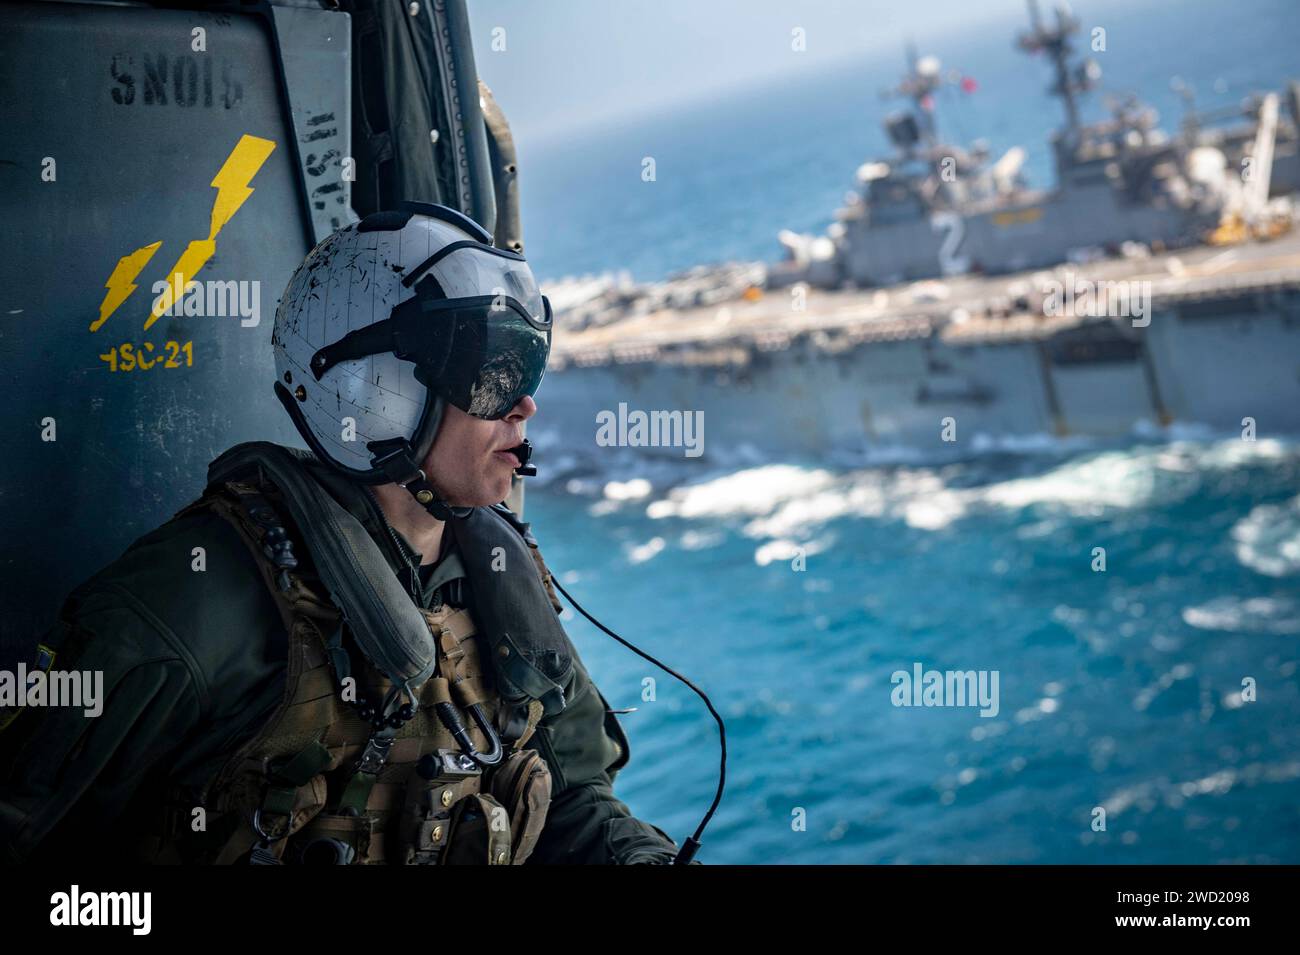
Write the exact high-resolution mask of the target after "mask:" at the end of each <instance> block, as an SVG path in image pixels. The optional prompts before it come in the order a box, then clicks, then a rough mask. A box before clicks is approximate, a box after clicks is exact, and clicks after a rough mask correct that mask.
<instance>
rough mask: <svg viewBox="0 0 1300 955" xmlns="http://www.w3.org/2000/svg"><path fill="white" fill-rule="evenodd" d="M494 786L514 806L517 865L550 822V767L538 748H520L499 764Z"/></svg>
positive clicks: (513, 848) (512, 818) (514, 857)
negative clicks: (548, 820)
mask: <svg viewBox="0 0 1300 955" xmlns="http://www.w3.org/2000/svg"><path fill="white" fill-rule="evenodd" d="M490 789H491V793H492V795H493V796H494V797H495V798H496V800H497V801H498V802H499V803H501V804H502V805H504V806H509V807H510V851H511V857H512V861H513V863H514V864H515V865H523V864H524V862H526V861H527V860H528V857H529V856H530V855H532V853H533V849H534V847H536V845H537V840H538V838H539V837H540V836H541V834H542V827H543V826H544V825H546V811H547V809H548V808H550V804H551V770H550V767H548V766H547V765H546V760H544V759H543V758H542V755H541V754H540V753H539V752H537V751H536V750H534V749H524V750H520V751H518V752H516V753H512V754H511V755H510V757H509V758H508V759H506V761H505V762H503V763H502V764H501V765H499V766H497V767H496V769H495V770H494V771H493V773H492V779H491V782H490Z"/></svg>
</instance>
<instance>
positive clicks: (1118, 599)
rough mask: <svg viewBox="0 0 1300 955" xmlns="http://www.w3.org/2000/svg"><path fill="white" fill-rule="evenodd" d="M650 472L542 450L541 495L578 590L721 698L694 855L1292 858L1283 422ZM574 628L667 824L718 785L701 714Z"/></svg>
mask: <svg viewBox="0 0 1300 955" xmlns="http://www.w3.org/2000/svg"><path fill="white" fill-rule="evenodd" d="M542 467H543V469H545V468H546V464H545V462H543V463H542ZM637 474H638V470H637V469H636V468H635V467H631V468H627V469H626V470H625V472H624V473H623V474H618V475H613V476H610V475H605V474H601V473H600V472H599V471H596V470H593V469H591V468H586V469H574V470H571V471H570V472H569V474H568V475H567V476H566V475H562V474H561V475H555V476H553V478H552V479H551V480H550V481H548V483H546V484H544V485H541V486H539V487H535V488H532V489H530V491H529V496H528V500H527V516H528V518H529V519H530V520H531V521H532V522H533V524H534V530H535V532H536V533H537V534H538V536H539V540H540V541H541V543H542V546H543V551H544V553H545V554H546V556H547V561H548V563H549V565H550V566H551V568H552V570H553V571H554V572H555V573H556V574H557V575H559V576H560V579H561V581H562V582H563V583H564V585H565V587H566V589H568V590H569V591H570V592H571V593H572V594H573V596H574V597H575V598H576V599H577V600H578V601H579V602H581V603H582V604H583V606H584V607H586V609H587V610H588V611H590V612H591V613H593V614H594V615H595V616H596V617H597V618H598V619H600V620H601V621H602V622H603V623H604V624H605V625H606V626H608V627H610V628H612V629H613V630H614V631H615V632H617V633H619V634H620V635H622V636H623V637H624V638H626V639H629V640H631V641H632V642H634V643H636V644H637V645H639V646H641V647H642V648H643V649H645V650H647V651H648V652H650V653H652V654H654V655H657V656H659V657H660V658H661V659H662V660H663V661H664V662H665V663H667V664H668V665H669V666H672V667H674V668H676V669H678V670H680V671H681V672H682V673H684V674H685V675H686V676H687V677H689V678H690V679H692V680H693V681H695V682H696V683H697V684H698V685H699V686H700V687H701V688H703V689H704V690H705V692H707V693H709V694H710V697H711V698H712V700H713V702H714V705H715V706H716V707H717V708H718V710H719V712H720V713H721V714H722V716H723V718H724V719H725V720H726V723H727V730H728V739H727V742H728V752H729V759H728V782H727V791H726V796H725V798H724V801H723V804H722V807H721V809H720V810H719V812H718V814H717V815H716V817H715V818H714V821H713V823H712V825H711V827H710V828H709V830H708V831H707V833H706V840H705V844H706V853H705V854H704V855H703V856H702V858H703V859H704V860H706V861H712V862H718V863H723V862H729V863H772V862H793V863H849V862H869V863H888V862H913V863H1012V862H1020V863H1173V862H1189V863H1213V862H1292V863H1294V862H1300V800H1298V799H1297V797H1300V681H1298V679H1297V673H1296V670H1297V660H1298V659H1300V588H1297V586H1296V583H1297V579H1298V576H1297V575H1300V493H1298V491H1300V448H1298V447H1297V446H1296V445H1294V444H1291V443H1281V442H1276V441H1258V442H1253V443H1252V442H1246V441H1242V440H1240V439H1234V438H1225V439H1221V440H1199V441H1188V440H1183V441H1172V442H1164V443H1134V444H1131V445H1128V446H1118V447H1104V448H1096V449H1093V450H1078V449H1074V450H1070V451H1065V450H1053V449H1051V448H1045V449H1044V450H1042V451H1040V452H1038V453H1033V454H1021V455H1015V456H1009V455H1004V454H997V453H990V454H986V455H979V456H975V457H972V458H970V459H968V460H964V461H955V462H948V463H945V464H941V465H929V466H927V465H923V464H908V465H884V466H865V467H860V468H840V469H836V470H830V469H826V468H823V467H820V466H818V465H817V464H816V463H813V462H802V463H800V462H774V463H770V464H761V465H757V466H752V467H746V468H742V469H740V470H726V469H720V470H711V471H703V470H700V469H691V468H689V467H688V466H686V465H685V464H684V463H683V465H682V467H681V469H680V470H679V471H678V472H677V473H671V472H666V471H663V470H658V471H656V472H655V474H654V479H653V480H651V479H649V478H645V477H638V476H636V475H637ZM1098 547H1101V548H1104V549H1105V561H1106V563H1105V570H1104V571H1099V570H1094V563H1095V552H1094V548H1098ZM800 552H802V554H803V555H804V557H803V569H802V570H800V569H796V557H797V555H798V554H799V553H800ZM566 613H571V611H570V612H566ZM566 627H567V628H568V629H569V632H570V634H571V635H572V636H573V638H574V641H575V643H576V644H577V646H578V648H579V651H580V653H581V654H582V655H583V658H584V660H585V661H586V662H587V664H588V666H589V668H590V669H591V671H592V673H593V675H594V676H595V678H596V680H597V682H598V684H599V685H600V687H601V689H602V691H603V692H604V694H605V696H606V698H607V699H608V700H609V702H610V705H611V706H612V707H614V708H624V707H637V709H636V711H635V712H633V713H630V714H628V715H625V716H622V717H620V718H621V720H622V721H623V725H624V727H625V728H626V730H627V731H628V733H629V735H630V738H631V743H632V752H633V759H632V762H631V764H630V765H629V766H628V767H627V768H626V769H625V770H624V771H623V773H622V774H621V775H620V777H619V779H618V787H617V791H618V793H619V794H620V796H621V797H622V798H623V799H625V800H626V801H627V802H628V803H629V805H630V806H631V807H632V808H633V810H634V811H635V812H637V813H638V814H640V815H642V816H644V817H645V818H647V819H650V820H652V821H654V822H655V823H656V824H657V825H660V826H661V827H664V828H665V829H667V830H668V831H669V832H670V833H671V834H672V835H673V836H674V837H675V838H677V839H678V840H681V839H682V838H684V837H685V836H686V835H687V834H689V833H690V832H691V831H693V829H694V827H695V825H696V823H697V822H698V819H699V817H700V815H701V814H702V813H703V812H704V810H705V809H706V808H707V806H708V803H709V800H710V799H711V798H712V795H713V791H714V787H715V785H716V771H717V752H718V750H717V733H716V730H715V724H714V723H713V720H712V719H711V718H710V717H709V715H708V713H707V712H706V710H705V709H704V707H703V705H702V703H700V701H699V700H698V698H697V697H695V695H694V694H693V693H691V691H690V690H689V689H687V688H686V687H683V686H682V685H680V684H679V683H677V682H676V681H675V680H673V679H671V678H670V677H668V676H667V675H665V674H663V673H662V672H660V671H657V670H656V669H655V668H653V667H651V666H650V665H649V664H647V663H645V662H644V661H642V660H641V659H640V658H638V657H636V656H635V655H633V654H632V653H630V652H628V651H627V650H625V649H624V648H622V647H620V646H619V645H618V644H616V643H615V642H614V641H612V640H610V639H609V638H608V637H606V636H604V635H603V634H601V633H599V632H598V631H597V630H596V629H595V628H594V627H592V626H591V625H590V624H588V623H587V622H586V621H585V620H582V619H580V618H576V619H566ZM916 663H921V664H922V665H923V666H924V667H925V668H926V669H936V670H977V671H978V670H985V671H997V672H998V674H999V686H998V700H999V712H998V713H997V715H996V716H993V717H983V716H980V715H979V711H978V710H977V709H975V708H957V707H950V708H937V707H931V708H926V707H898V706H895V705H894V704H893V702H892V700H891V692H892V690H893V684H892V682H891V675H892V674H893V673H894V672H896V671H899V670H903V671H908V672H910V671H911V670H912V668H913V665H914V664H916ZM647 678H652V679H653V680H654V683H653V684H652V685H650V684H646V683H645V682H644V681H645V680H646V679H647ZM1247 678H1249V679H1251V680H1253V681H1254V685H1255V696H1256V699H1255V701H1253V702H1242V696H1243V693H1242V688H1243V680H1246V679H1247ZM647 686H650V687H651V690H652V692H651V691H650V690H647ZM647 697H652V698H651V699H647ZM1097 807H1101V808H1103V809H1104V810H1105V811H1106V830H1105V831H1104V832H1095V831H1093V828H1092V823H1093V819H1094V811H1095V810H1096V808H1097ZM800 810H802V816H803V818H804V819H805V820H806V828H805V829H804V830H803V831H796V829H795V828H793V826H792V822H793V821H794V820H795V818H796V815H797V814H799V812H800Z"/></svg>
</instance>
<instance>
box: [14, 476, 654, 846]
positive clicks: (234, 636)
mask: <svg viewBox="0 0 1300 955" xmlns="http://www.w3.org/2000/svg"><path fill="white" fill-rule="evenodd" d="M311 473H312V474H313V475H314V476H315V477H316V479H317V480H318V481H320V483H321V484H322V485H324V486H325V487H326V488H327V489H328V490H329V491H330V493H331V494H332V496H333V497H334V498H335V499H336V500H337V501H338V502H339V503H340V504H341V505H342V506H343V507H345V508H346V509H347V510H348V511H350V512H351V513H352V514H353V515H354V516H355V517H357V519H358V520H360V521H361V523H362V525H363V526H364V527H365V528H366V530H367V531H368V532H369V533H370V535H371V536H372V537H373V538H374V540H375V541H376V543H377V544H378V545H379V547H380V550H381V552H382V553H383V554H384V555H385V557H386V558H387V560H388V561H389V563H390V566H391V567H392V569H393V572H394V573H395V574H397V576H398V578H399V580H401V581H402V582H403V583H404V584H405V585H406V588H407V590H408V591H409V592H410V593H411V594H412V599H415V600H418V601H419V602H420V604H421V606H424V607H429V606H431V605H432V601H433V600H434V599H435V593H438V596H439V598H441V597H443V595H444V594H445V593H446V591H447V585H449V584H453V583H454V584H455V585H460V586H462V587H463V586H464V585H467V584H468V580H466V579H460V580H456V579H455V578H457V577H459V576H460V575H459V574H458V573H456V572H455V569H454V568H455V565H454V563H452V564H448V561H449V560H450V561H453V562H454V561H455V559H456V551H455V549H454V545H452V544H451V542H450V535H448V551H447V552H446V553H444V555H443V559H442V560H441V561H440V562H439V566H438V568H437V569H435V570H434V572H433V573H432V574H427V568H426V569H425V570H426V574H423V575H422V574H419V573H418V572H417V571H416V569H415V568H418V567H419V565H420V559H421V558H420V555H419V554H417V553H415V552H414V551H413V550H412V549H411V548H410V545H409V544H407V543H406V542H405V540H404V539H402V538H401V537H400V535H397V534H396V533H395V532H394V533H392V534H390V528H389V526H388V524H387V521H385V520H384V518H383V515H382V512H380V511H379V509H378V507H377V505H376V504H375V502H374V501H373V498H372V497H371V496H370V494H369V493H368V492H367V490H366V489H365V488H364V487H362V486H361V485H358V484H355V483H353V482H351V481H348V480H346V479H344V478H341V477H339V476H336V475H335V474H333V473H332V472H330V471H329V470H328V469H327V468H325V467H324V466H322V465H320V464H318V463H317V464H313V465H312V466H311ZM196 547H202V548H203V549H204V552H205V558H206V570H204V571H202V572H197V571H195V570H193V569H192V563H193V562H194V560H195V557H194V548H196ZM444 565H446V566H444ZM448 567H450V568H452V570H451V573H450V574H449V573H448V572H447V571H448ZM530 570H531V568H530ZM422 578H425V579H427V580H428V584H425V583H424V580H422ZM459 592H460V593H467V594H468V596H467V598H465V599H466V601H467V602H468V604H469V606H470V607H471V612H473V594H472V592H469V591H468V589H464V590H461V591H459ZM41 642H42V643H46V644H50V643H52V642H53V643H56V644H57V645H58V655H57V658H56V660H55V663H54V668H55V669H56V670H83V671H85V670H90V671H94V670H99V671H102V672H103V674H104V697H105V699H104V701H103V712H102V714H101V715H100V716H98V717H94V718H90V717H87V716H85V715H84V713H83V710H82V709H81V708H73V707H62V708H57V707H31V708H28V709H26V710H24V711H23V712H22V713H20V714H19V715H18V717H17V719H16V720H14V722H13V723H12V724H11V725H10V726H9V728H8V729H7V730H5V731H4V732H0V859H2V860H4V861H7V862H21V861H26V860H33V861H37V860H45V859H50V860H60V861H67V860H76V861H95V860H100V861H105V862H113V861H124V860H129V859H132V858H134V856H133V851H134V847H135V845H137V844H138V843H139V841H140V838H141V837H142V836H143V834H144V833H146V832H148V831H149V829H148V827H149V825H150V823H151V821H152V820H153V819H154V818H155V817H156V816H157V815H158V814H159V812H160V807H161V806H162V804H163V801H164V800H165V799H166V798H167V797H166V794H167V793H168V792H173V791H174V789H175V787H178V786H179V787H182V788H183V789H184V790H187V791H192V792H196V793H197V792H199V791H201V789H202V787H203V786H204V784H205V783H206V782H207V781H208V780H209V779H211V778H212V777H213V776H214V775H215V774H216V773H217V772H218V771H219V770H220V768H221V766H222V765H223V764H224V762H225V761H226V759H227V758H228V757H229V756H230V755H231V754H232V753H233V752H234V751H235V750H236V749H237V748H238V747H239V746H240V745H241V743H242V742H244V741H245V740H246V739H249V738H251V737H252V736H253V735H255V734H256V732H257V731H258V730H259V729H260V728H261V726H262V725H263V724H264V723H265V721H266V720H267V719H268V717H269V716H270V714H271V712H272V711H273V710H274V709H275V707H276V704H277V703H278V702H279V701H280V699H281V697H282V695H283V693H284V683H285V673H286V667H285V654H286V652H287V650H286V648H287V644H286V638H285V632H284V625H283V622H282V620H281V617H280V615H279V613H278V611H277V609H276V605H275V602H274V600H273V598H272V597H271V595H270V594H269V593H268V592H267V589H266V585H265V583H264V582H263V579H262V577H261V576H260V575H259V572H258V569H257V568H256V566H255V564H254V563H253V558H252V557H251V555H250V554H249V552H248V550H247V547H246V546H245V544H244V543H243V541H242V540H241V539H240V538H239V536H238V535H237V534H236V532H235V531H234V529H233V528H232V527H231V526H230V525H229V524H228V523H226V521H224V520H223V519H222V518H220V517H218V516H217V515H216V514H213V513H212V512H211V511H208V510H201V511H197V512H191V513H190V514H186V515H183V516H180V517H176V518H173V519H172V520H171V521H169V522H167V523H166V524H164V525H162V526H161V527H159V528H158V529H156V530H154V531H153V532H151V533H149V534H146V535H144V536H143V537H141V538H140V539H139V540H137V541H135V543H133V544H132V545H131V546H130V547H129V548H128V549H127V551H126V552H125V553H124V554H123V555H122V556H121V557H119V558H118V559H117V560H116V561H114V562H113V563H111V564H109V565H108V566H107V567H105V568H104V569H102V570H101V571H100V572H99V573H97V574H95V575H94V576H93V577H91V578H90V579H89V580H87V581H86V582H84V583H83V584H82V585H81V586H79V587H78V588H77V589H76V590H74V591H73V592H72V594H71V595H70V596H69V597H68V599H67V601H66V602H65V604H64V607H63V610H62V612H61V614H60V620H59V622H58V624H57V625H56V627H55V628H54V630H53V631H51V632H50V633H49V634H47V636H46V638H45V639H44V640H42V641H41ZM572 656H573V668H572V671H571V673H570V675H569V677H568V681H567V684H566V685H565V686H564V698H565V700H566V704H565V707H564V709H563V710H562V711H561V712H558V713H555V714H553V715H551V716H548V717H546V718H544V719H543V720H542V721H541V722H540V724H539V725H538V729H537V732H536V734H535V735H534V737H533V740H532V741H530V743H529V746H530V747H531V748H535V749H537V750H538V751H539V752H540V753H541V754H542V756H543V757H544V758H545V759H546V761H547V763H548V764H549V767H550V771H551V774H552V801H551V804H550V808H549V811H548V813H547V817H546V824H545V828H544V829H543V831H542V834H541V837H540V840H539V842H538V844H537V847H536V849H535V850H534V851H533V854H532V856H531V857H530V858H529V860H528V862H529V864H532V863H615V864H630V863H664V862H669V861H671V859H672V857H673V855H674V853H675V852H676V850H677V847H676V845H675V844H674V843H673V841H672V840H671V839H670V838H669V837H668V836H667V835H666V834H665V833H664V832H663V831H662V830H660V829H658V828H657V827H655V826H652V825H650V824H648V823H645V822H642V821H641V820H638V819H636V818H635V817H633V816H632V815H631V813H630V812H629V810H628V808H627V806H626V805H624V804H623V803H622V802H620V801H619V800H618V799H617V798H616V797H615V795H614V792H613V788H612V783H613V778H614V775H615V773H616V772H617V771H618V769H620V768H621V767H622V766H623V765H625V764H626V762H627V758H628V752H627V743H626V737H625V736H623V734H622V730H621V729H620V728H619V727H618V724H617V720H616V718H615V717H614V716H613V715H612V714H610V713H608V706H607V704H606V701H605V699H604V697H603V696H602V695H601V693H600V692H599V690H598V689H597V688H596V686H595V684H594V683H593V682H592V681H591V678H590V677H589V675H588V674H587V671H586V669H585V667H584V666H583V665H582V662H581V661H580V660H579V658H578V655H577V652H576V651H574V652H573V654H572Z"/></svg>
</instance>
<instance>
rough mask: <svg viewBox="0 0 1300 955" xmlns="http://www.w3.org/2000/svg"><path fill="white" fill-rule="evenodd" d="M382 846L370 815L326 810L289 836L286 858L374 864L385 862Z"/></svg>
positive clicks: (302, 861)
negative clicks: (344, 813) (353, 814)
mask: <svg viewBox="0 0 1300 955" xmlns="http://www.w3.org/2000/svg"><path fill="white" fill-rule="evenodd" d="M383 846H384V840H383V834H382V833H381V832H379V831H377V827H376V822H375V820H374V819H373V818H372V817H371V816H370V815H369V814H367V813H362V814H361V815H359V816H351V815H343V814H341V813H333V812H323V813H320V814H319V815H317V816H316V817H315V818H314V819H312V821H311V822H309V823H308V824H307V825H306V826H304V827H303V828H302V829H301V830H300V831H299V832H297V833H295V834H294V835H293V836H292V837H291V838H290V839H289V846H288V848H286V849H285V852H284V856H283V858H284V861H285V862H288V863H290V864H297V865H371V864H375V863H382V862H383V861H384V849H383Z"/></svg>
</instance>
